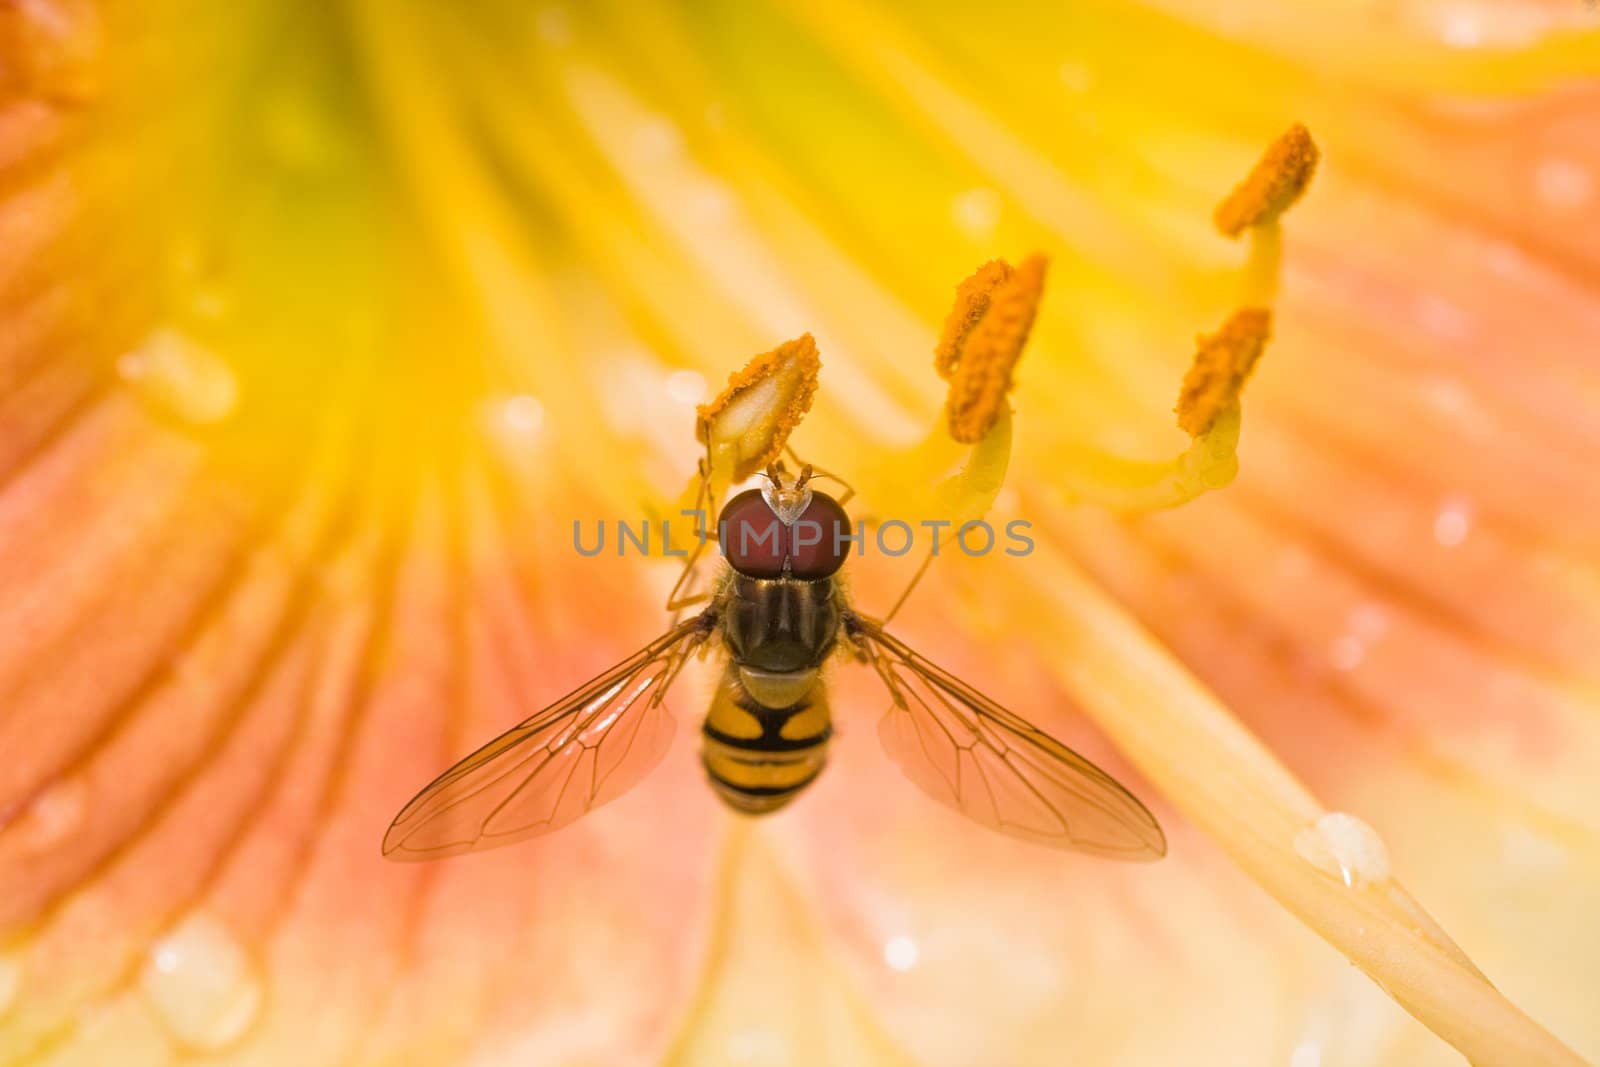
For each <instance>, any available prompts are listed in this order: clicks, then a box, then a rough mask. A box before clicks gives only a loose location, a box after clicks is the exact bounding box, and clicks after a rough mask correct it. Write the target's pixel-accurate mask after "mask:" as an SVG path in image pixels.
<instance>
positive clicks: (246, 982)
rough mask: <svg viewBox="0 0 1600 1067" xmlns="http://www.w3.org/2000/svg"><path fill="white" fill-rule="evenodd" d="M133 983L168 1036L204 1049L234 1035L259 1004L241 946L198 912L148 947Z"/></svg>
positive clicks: (246, 1024)
mask: <svg viewBox="0 0 1600 1067" xmlns="http://www.w3.org/2000/svg"><path fill="white" fill-rule="evenodd" d="M139 985H140V988H141V989H142V990H143V992H144V996H145V998H146V1000H147V1001H148V1002H149V1003H150V1005H151V1007H152V1008H154V1010H155V1013H156V1015H157V1017H158V1018H160V1020H161V1022H162V1025H163V1026H165V1027H166V1028H167V1030H168V1031H169V1032H170V1033H171V1034H172V1036H173V1037H174V1038H176V1039H177V1040H178V1041H180V1042H182V1043H183V1044H184V1045H186V1046H188V1047H190V1048H193V1049H197V1050H200V1051H205V1052H215V1051H218V1050H221V1049H224V1048H227V1047H228V1046H229V1045H231V1044H233V1043H234V1042H235V1041H237V1040H238V1039H239V1038H240V1037H241V1036H243V1035H244V1032H245V1031H246V1030H248V1029H249V1028H250V1025H251V1023H253V1022H254V1021H255V1019H256V1015H257V1013H258V1012H259V1011H260V1009H261V983H260V979H259V978H258V977H257V975H256V972H255V968H254V966H253V965H252V963H251V961H250V957H249V955H248V954H247V953H246V951H245V949H244V946H242V945H241V944H240V943H239V942H238V940H237V939H235V938H234V936H233V935H232V934H230V933H229V932H228V930H227V929H226V928H225V927H223V925H222V924H221V923H219V922H218V921H217V920H216V919H214V918H212V917H210V916H208V915H205V914H203V913H196V914H191V915H190V916H189V917H187V918H185V919H184V920H183V921H182V922H180V923H179V924H178V925H177V926H175V927H173V928H172V929H171V930H169V931H168V932H167V934H166V935H165V936H163V937H162V938H161V939H160V940H158V941H157V942H156V943H155V944H153V945H152V946H151V947H150V953H149V955H148V956H147V957H146V959H145V964H144V968H143V970H142V971H141V972H140V974H139Z"/></svg>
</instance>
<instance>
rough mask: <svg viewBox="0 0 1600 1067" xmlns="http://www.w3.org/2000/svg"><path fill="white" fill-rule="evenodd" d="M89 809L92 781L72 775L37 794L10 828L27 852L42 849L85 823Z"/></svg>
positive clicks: (64, 837)
mask: <svg viewBox="0 0 1600 1067" xmlns="http://www.w3.org/2000/svg"><path fill="white" fill-rule="evenodd" d="M88 810H89V783H87V782H86V781H84V780H83V779H82V778H80V777H77V776H73V777H71V778H63V779H61V780H60V781H57V782H54V783H52V784H51V785H50V787H49V788H48V789H46V790H44V792H42V793H40V794H39V795H38V796H36V797H34V798H33V800H32V801H31V802H30V803H29V804H28V806H27V807H26V808H24V809H23V811H22V814H21V815H20V816H19V817H18V818H17V821H16V823H15V824H14V825H13V826H12V828H11V830H10V831H9V832H10V833H12V834H15V835H16V840H17V841H19V842H20V844H21V845H22V849H23V851H24V852H43V851H45V850H46V849H48V848H51V847H52V846H54V845H57V844H60V843H61V842H62V841H64V840H65V839H66V838H67V837H68V836H69V835H70V834H71V833H72V832H73V831H74V830H76V829H77V828H78V827H79V826H81V825H83V817H84V815H85V813H86V812H87V811H88Z"/></svg>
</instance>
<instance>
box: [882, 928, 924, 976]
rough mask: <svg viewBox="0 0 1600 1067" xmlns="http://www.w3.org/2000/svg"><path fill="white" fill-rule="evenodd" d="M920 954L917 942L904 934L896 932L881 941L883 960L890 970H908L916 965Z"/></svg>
mask: <svg viewBox="0 0 1600 1067" xmlns="http://www.w3.org/2000/svg"><path fill="white" fill-rule="evenodd" d="M921 955H922V953H921V952H920V951H919V950H918V949H917V943H916V942H915V941H913V940H912V939H911V938H909V937H907V936H906V935H905V934H898V935H896V936H895V937H891V938H890V939H889V940H887V941H885V942H884V943H883V962H884V963H886V964H888V966H889V969H890V970H892V971H901V972H904V971H909V970H910V969H911V968H913V967H915V966H916V965H917V960H918V959H919V958H920V957H921Z"/></svg>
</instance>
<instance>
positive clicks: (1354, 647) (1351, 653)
mask: <svg viewBox="0 0 1600 1067" xmlns="http://www.w3.org/2000/svg"><path fill="white" fill-rule="evenodd" d="M1366 658H1367V646H1366V643H1365V642H1364V641H1362V640H1361V639H1360V638H1358V637H1355V636H1354V635H1352V634H1345V635H1344V636H1343V637H1341V638H1339V639H1338V640H1337V641H1335V642H1334V643H1333V645H1332V647H1330V648H1329V649H1328V659H1329V661H1330V662H1332V663H1333V665H1334V666H1335V667H1337V668H1338V669H1339V670H1341V671H1353V670H1355V669H1356V668H1357V667H1359V666H1361V661H1362V660H1364V659H1366Z"/></svg>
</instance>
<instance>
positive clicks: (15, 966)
mask: <svg viewBox="0 0 1600 1067" xmlns="http://www.w3.org/2000/svg"><path fill="white" fill-rule="evenodd" d="M21 992H22V953H21V952H17V951H13V950H7V951H4V952H0V1019H3V1018H5V1017H6V1013H7V1012H9V1011H10V1010H11V1006H12V1005H13V1004H15V1003H16V1002H17V994H18V993H21Z"/></svg>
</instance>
